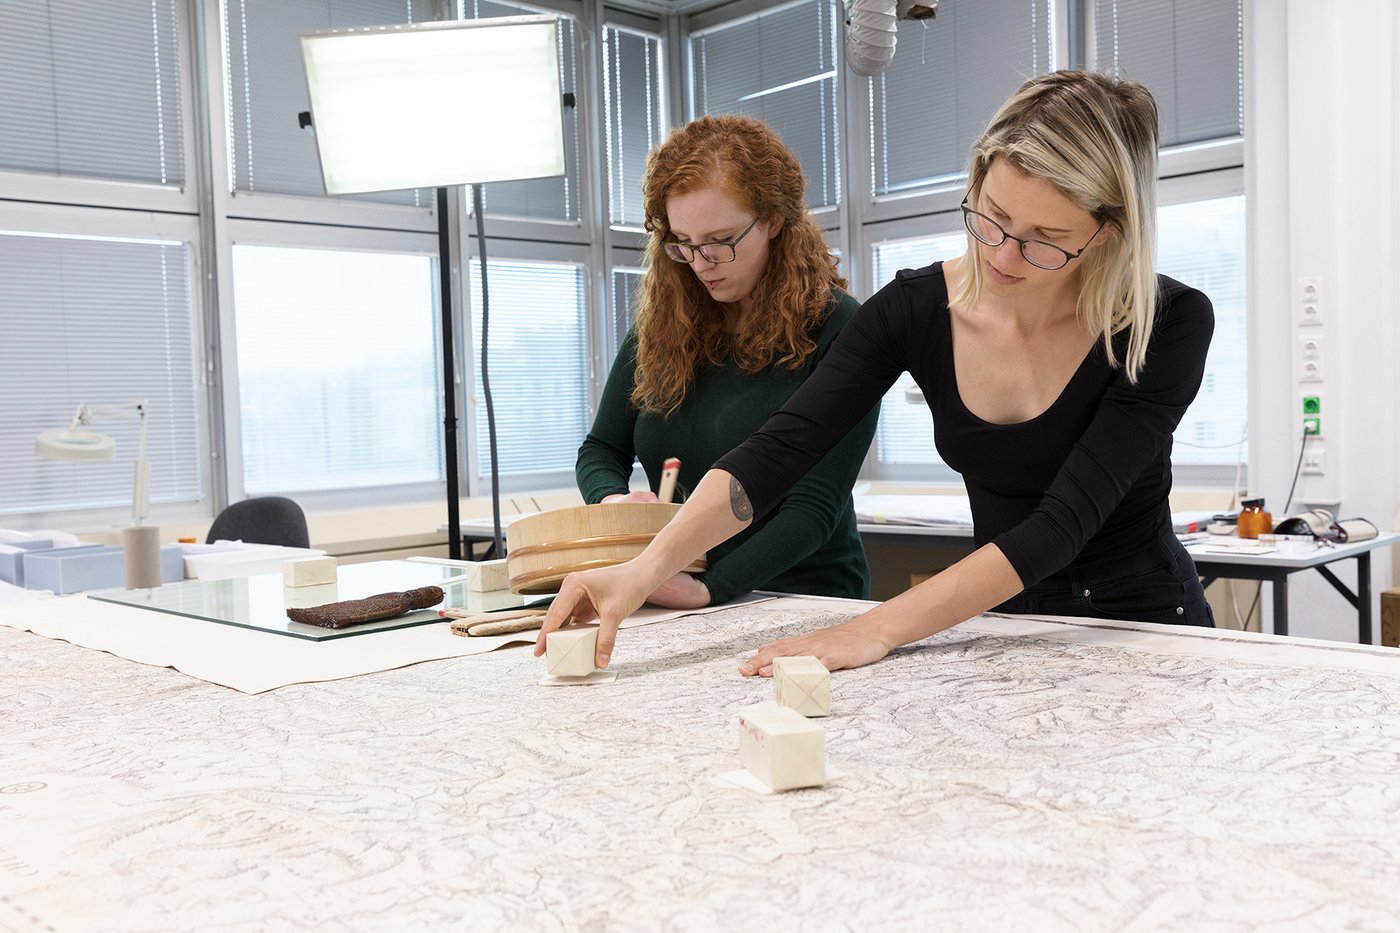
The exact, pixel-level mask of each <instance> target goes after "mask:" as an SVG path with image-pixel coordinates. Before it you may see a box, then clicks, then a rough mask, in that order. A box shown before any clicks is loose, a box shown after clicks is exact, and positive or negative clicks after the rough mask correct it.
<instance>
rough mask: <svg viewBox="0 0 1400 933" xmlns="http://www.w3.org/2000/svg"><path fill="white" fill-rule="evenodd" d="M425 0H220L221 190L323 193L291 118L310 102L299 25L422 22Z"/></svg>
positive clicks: (398, 200) (412, 196) (399, 198)
mask: <svg viewBox="0 0 1400 933" xmlns="http://www.w3.org/2000/svg"><path fill="white" fill-rule="evenodd" d="M429 5H430V4H429V2H428V0H354V2H350V0H316V2H312V0H225V2H224V3H223V10H224V31H223V39H224V67H225V78H224V98H225V100H224V102H225V112H226V113H227V114H228V127H227V129H228V141H229V154H228V155H229V172H230V177H229V180H228V184H229V190H230V191H234V192H245V193H253V192H257V193H270V194H290V195H302V196H308V197H324V196H325V193H326V189H325V185H324V183H323V181H322V178H321V162H320V159H319V158H318V156H317V154H316V140H315V138H314V137H313V136H312V135H311V134H310V133H308V132H306V131H305V130H303V129H301V127H300V126H298V125H297V114H298V113H300V112H302V111H304V110H310V109H311V101H310V98H309V97H308V96H307V91H306V75H305V72H304V70H303V65H302V58H301V44H300V41H299V37H300V36H301V34H302V33H303V32H312V31H316V30H326V29H349V28H354V27H360V26H396V25H406V24H412V23H421V22H426V21H428V20H430V19H431V16H430V15H429V14H428V7H429ZM353 197H355V198H356V199H362V200H369V201H378V202H381V203H390V204H405V205H414V206H423V207H426V206H427V204H428V198H429V197H430V195H429V194H428V193H425V192H416V191H391V192H385V193H378V194H365V195H354V196H353Z"/></svg>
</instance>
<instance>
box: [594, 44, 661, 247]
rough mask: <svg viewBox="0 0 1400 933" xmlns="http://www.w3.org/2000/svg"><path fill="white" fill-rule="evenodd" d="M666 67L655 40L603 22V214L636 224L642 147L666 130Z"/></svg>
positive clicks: (642, 218)
mask: <svg viewBox="0 0 1400 933" xmlns="http://www.w3.org/2000/svg"><path fill="white" fill-rule="evenodd" d="M665 79H666V73H665V71H664V69H663V68H662V64H661V41H660V39H658V38H657V37H656V36H649V35H644V34H642V33H638V32H631V31H630V30H626V29H620V28H618V27H616V26H605V27H603V100H604V105H605V107H604V112H603V136H604V139H603V150H604V155H605V156H606V158H607V166H608V219H609V221H610V222H611V223H612V224H613V225H614V226H619V227H623V226H625V227H640V226H642V225H643V224H644V223H645V222H646V215H645V211H644V210H643V207H642V174H643V172H644V170H645V168H646V160H647V152H648V151H649V150H650V149H651V148H652V147H653V146H655V145H656V144H657V143H659V142H661V138H662V136H663V135H664V134H665V132H666V118H665V111H664V109H663V104H662V100H663V91H664V88H665V83H666V82H665Z"/></svg>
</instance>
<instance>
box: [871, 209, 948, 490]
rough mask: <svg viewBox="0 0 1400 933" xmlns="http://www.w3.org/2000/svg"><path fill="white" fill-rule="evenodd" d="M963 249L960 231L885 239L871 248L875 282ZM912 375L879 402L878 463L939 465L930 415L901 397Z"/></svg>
mask: <svg viewBox="0 0 1400 933" xmlns="http://www.w3.org/2000/svg"><path fill="white" fill-rule="evenodd" d="M966 250H967V236H966V235H965V234H963V233H961V232H958V233H946V234H939V235H937V236H927V237H914V238H911V239H907V240H887V241H885V242H883V243H876V244H875V246H874V249H873V250H872V253H873V255H872V259H873V261H874V265H875V281H876V282H877V283H878V284H879V286H880V287H883V286H884V285H885V284H886V283H887V282H889V281H890V280H891V279H893V278H894V275H895V273H896V272H898V271H899V270H900V269H918V268H922V267H923V266H927V265H929V264H930V263H933V262H938V261H941V260H945V259H952V258H953V257H955V256H961V255H962V254H963V253H964V252H965V251H966ZM913 385H914V377H913V376H911V375H909V374H908V373H904V374H903V375H901V376H900V377H899V378H898V379H897V380H895V384H894V386H893V387H892V388H891V389H890V391H889V392H887V393H886V394H885V399H884V401H883V402H882V403H881V404H880V426H879V428H877V429H876V432H875V445H876V446H875V454H876V457H878V458H879V461H880V462H881V463H891V464H895V463H900V464H940V463H942V462H943V459H942V458H941V457H939V456H938V450H937V448H935V447H934V443H933V415H932V414H931V413H930V411H929V408H928V406H927V405H919V404H913V403H911V402H909V400H908V399H907V398H906V397H905V395H904V392H905V390H906V389H908V388H910V387H912V386H913Z"/></svg>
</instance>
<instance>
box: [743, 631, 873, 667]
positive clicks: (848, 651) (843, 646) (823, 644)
mask: <svg viewBox="0 0 1400 933" xmlns="http://www.w3.org/2000/svg"><path fill="white" fill-rule="evenodd" d="M870 629H871V627H870V626H869V625H868V624H867V625H861V624H860V620H859V619H852V620H850V621H849V622H842V623H841V624H840V625H833V626H832V627H831V628H824V629H818V630H817V631H815V632H808V633H807V634H806V635H799V636H797V637H796V638H784V639H782V640H781V641H770V642H769V643H768V644H766V645H764V646H763V647H761V648H759V649H758V654H755V655H754V656H753V657H751V658H749V659H748V660H747V661H745V662H744V663H743V664H741V665H739V673H740V674H743V675H744V676H745V677H752V676H754V675H755V674H758V675H760V676H763V677H772V676H773V659H774V658H792V657H804V656H806V655H811V656H813V657H815V658H816V659H817V660H818V661H820V662H822V664H824V665H826V669H827V670H829V671H839V670H842V669H844V668H848V667H864V666H865V665H867V664H874V663H875V662H876V661H878V660H880V659H881V658H883V657H884V656H885V655H887V654H889V653H890V646H889V645H886V644H885V643H884V642H883V641H881V640H880V639H879V638H877V637H875V635H874V634H873V633H872V632H871V630H870Z"/></svg>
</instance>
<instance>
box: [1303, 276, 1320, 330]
mask: <svg viewBox="0 0 1400 933" xmlns="http://www.w3.org/2000/svg"><path fill="white" fill-rule="evenodd" d="M1298 323H1299V324H1301V325H1304V326H1308V327H1320V326H1321V325H1322V279H1316V278H1308V279H1299V280H1298Z"/></svg>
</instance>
